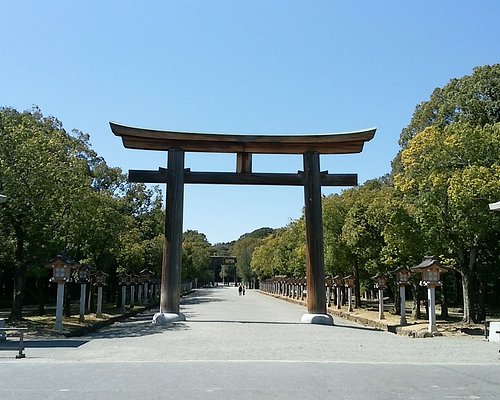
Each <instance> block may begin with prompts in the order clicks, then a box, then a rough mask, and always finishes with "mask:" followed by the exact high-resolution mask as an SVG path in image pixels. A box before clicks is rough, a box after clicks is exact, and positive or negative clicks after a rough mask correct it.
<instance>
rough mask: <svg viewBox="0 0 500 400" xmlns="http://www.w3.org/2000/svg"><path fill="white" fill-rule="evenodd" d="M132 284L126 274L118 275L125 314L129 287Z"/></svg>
mask: <svg viewBox="0 0 500 400" xmlns="http://www.w3.org/2000/svg"><path fill="white" fill-rule="evenodd" d="M129 282H130V277H129V276H128V274H126V273H121V274H119V275H118V284H119V285H120V286H121V288H122V309H121V311H122V313H125V303H126V301H127V285H128V284H129Z"/></svg>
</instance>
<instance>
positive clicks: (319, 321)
mask: <svg viewBox="0 0 500 400" xmlns="http://www.w3.org/2000/svg"><path fill="white" fill-rule="evenodd" d="M300 322H302V323H303V324H316V325H330V326H331V325H334V324H333V317H332V316H331V315H329V314H304V315H303V316H302V319H301V320H300Z"/></svg>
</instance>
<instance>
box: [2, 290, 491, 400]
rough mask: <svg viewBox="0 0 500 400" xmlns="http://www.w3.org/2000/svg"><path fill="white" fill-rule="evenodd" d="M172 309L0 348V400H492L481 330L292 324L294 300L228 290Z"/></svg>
mask: <svg viewBox="0 0 500 400" xmlns="http://www.w3.org/2000/svg"><path fill="white" fill-rule="evenodd" d="M181 311H182V312H183V313H184V314H185V315H186V317H187V320H186V321H185V322H177V323H174V324H172V325H170V326H168V327H159V326H153V325H151V318H152V315H151V314H144V315H140V316H138V317H137V318H133V319H131V320H128V321H125V322H123V323H116V324H114V325H112V326H110V327H108V328H105V329H103V330H101V331H99V332H97V333H95V334H92V335H89V336H86V337H81V338H74V339H73V338H72V339H54V340H45V339H40V340H38V339H33V340H29V341H27V343H26V344H27V349H26V355H27V358H25V359H22V360H16V359H14V355H15V351H14V350H13V349H10V350H1V349H3V348H4V347H1V346H0V399H1V400H10V399H16V400H24V399H30V400H33V399H37V400H38V399H72V400H79V399H96V400H100V399H106V400H111V399H122V400H128V399H197V400H198V399H230V398H231V399H232V398H238V399H289V400H290V399H322V398H344V399H387V398H405V399H424V398H425V399H500V358H499V355H500V354H499V348H500V346H499V345H498V343H489V342H487V341H485V340H484V338H482V337H469V336H455V337H436V338H425V339H413V338H409V337H403V336H396V335H394V334H391V333H387V332H381V331H375V330H373V329H371V328H366V327H363V326H360V325H356V324H353V323H350V322H347V321H343V320H341V319H338V318H336V319H335V326H333V327H331V326H320V325H307V324H301V323H299V321H300V318H301V316H302V314H303V313H304V312H305V309H304V308H303V307H301V306H298V305H295V304H290V303H287V302H284V301H282V300H277V299H274V298H272V297H268V296H265V295H263V294H260V293H258V292H254V291H251V290H247V292H246V295H245V296H238V293H237V291H236V289H235V288H222V287H221V288H215V289H206V290H205V289H204V290H200V291H197V292H196V293H194V294H192V295H190V296H188V297H186V298H184V299H183V300H182V306H181Z"/></svg>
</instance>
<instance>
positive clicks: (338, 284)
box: [332, 275, 344, 310]
mask: <svg viewBox="0 0 500 400" xmlns="http://www.w3.org/2000/svg"><path fill="white" fill-rule="evenodd" d="M332 279H333V286H335V289H336V293H337V294H336V298H337V299H336V300H337V310H340V308H341V296H340V292H341V290H342V286H344V285H343V279H342V277H341V276H340V275H335V276H334V277H333V278H332Z"/></svg>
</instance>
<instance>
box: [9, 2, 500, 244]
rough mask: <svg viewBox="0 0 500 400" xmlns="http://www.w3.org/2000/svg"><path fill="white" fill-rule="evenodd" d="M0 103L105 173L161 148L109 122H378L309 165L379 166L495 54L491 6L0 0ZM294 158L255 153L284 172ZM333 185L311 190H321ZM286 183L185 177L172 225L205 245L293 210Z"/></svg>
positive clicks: (224, 128) (361, 170)
mask: <svg viewBox="0 0 500 400" xmlns="http://www.w3.org/2000/svg"><path fill="white" fill-rule="evenodd" d="M0 6H1V7H0V9H1V15H2V16H1V24H0V46H1V53H0V54H1V55H0V57H1V62H0V77H1V85H0V106H9V107H14V108H16V109H18V110H20V111H22V110H25V109H29V108H31V106H32V105H37V106H39V107H40V108H41V110H42V112H43V113H44V114H45V115H53V116H55V117H57V118H58V119H59V120H61V121H62V123H63V125H64V127H65V129H67V130H72V129H74V128H76V129H79V130H81V131H84V132H87V133H89V134H90V135H91V143H92V146H93V148H94V149H95V150H96V151H97V152H98V154H99V155H101V156H103V157H104V159H105V160H106V162H107V163H108V164H109V165H110V166H118V167H120V168H122V169H123V170H124V171H125V172H126V171H127V170H128V169H154V170H156V169H157V168H158V167H160V166H163V167H164V166H165V165H166V155H165V154H164V153H161V152H145V151H138V150H127V149H125V148H124V147H123V145H122V143H121V141H120V139H119V138H117V137H115V136H114V135H113V134H112V133H111V131H110V128H109V124H108V123H109V121H114V122H118V123H122V124H126V125H133V126H140V127H146V128H154V129H164V130H181V131H196V132H219V133H224V132H227V133H251V134H283V133H290V134H293V133H297V134H307V133H335V132H346V131H353V130H361V129H365V128H371V127H377V134H376V136H375V139H374V140H372V141H371V142H369V143H367V144H366V146H365V150H364V151H363V152H362V153H361V154H358V155H352V156H322V158H321V169H322V170H328V171H329V172H330V173H358V175H359V181H360V183H362V182H364V181H366V180H368V179H373V178H377V177H380V176H382V175H384V174H386V173H388V172H389V171H390V167H391V166H390V163H391V161H392V159H393V158H394V156H395V155H396V153H397V151H398V138H399V134H400V132H401V129H402V128H404V127H405V126H406V125H407V124H408V122H409V120H410V118H411V116H412V114H413V111H414V109H415V106H416V105H417V104H418V103H420V102H421V101H424V100H427V99H428V98H429V96H430V94H431V93H432V91H433V90H434V88H436V87H442V86H444V85H445V84H446V83H447V82H448V81H449V80H450V79H452V78H455V77H457V78H458V77H462V76H464V75H469V74H471V73H472V69H473V67H475V66H480V65H485V64H494V63H498V62H500V24H499V23H498V20H499V17H500V2H499V1H497V0H490V1H487V0H485V1H475V2H472V1H465V0H464V1H456V0H455V1H439V2H437V1H430V0H428V1H418V2H417V1H334V0H330V1H321V0H317V1H293V0H283V1H272V0H262V1H260V0H251V1H238V0H232V1H229V0H228V1H222V0H220V1H217V0H213V1H209V0H200V1H180V0H179V1H166V0H165V1H148V2H138V1H124V0H120V1H90V0H89V1H50V0H48V1H44V2H35V1H8V0H0ZM235 163H236V161H235V157H234V156H233V155H220V154H219V155H217V154H208V155H207V154H193V153H190V154H188V155H187V157H186V167H188V168H191V169H192V170H193V171H234V168H235ZM300 169H302V159H301V157H299V156H254V170H256V171H266V172H296V171H297V170H300ZM339 190H340V188H324V190H323V193H325V194H329V193H332V192H334V191H339ZM303 203H304V199H303V191H302V189H301V188H297V187H292V188H290V187H258V186H208V185H196V186H195V185H190V186H187V187H186V191H185V205H184V229H185V230H186V229H196V230H198V231H200V232H203V233H205V234H206V235H207V237H208V240H209V241H210V242H211V243H216V242H221V241H230V240H233V239H237V238H238V237H239V236H240V235H241V234H243V233H246V232H249V231H252V230H254V229H257V228H260V227H262V226H270V227H275V228H276V227H281V226H285V225H286V224H287V223H288V222H289V221H290V220H292V219H295V218H298V217H299V216H300V214H301V210H302V207H303Z"/></svg>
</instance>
